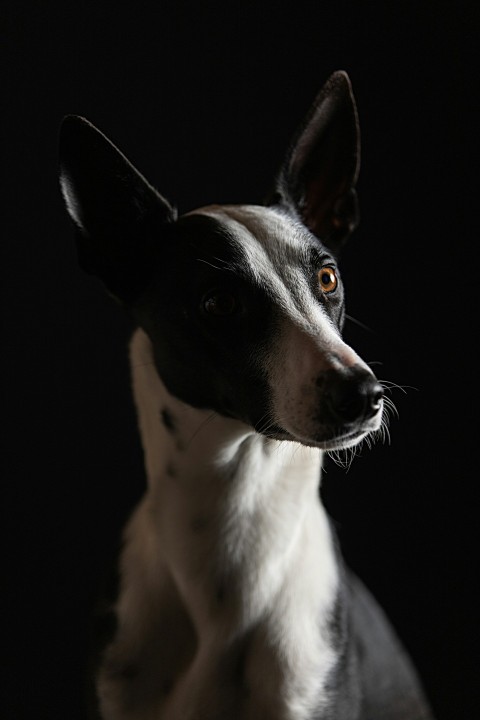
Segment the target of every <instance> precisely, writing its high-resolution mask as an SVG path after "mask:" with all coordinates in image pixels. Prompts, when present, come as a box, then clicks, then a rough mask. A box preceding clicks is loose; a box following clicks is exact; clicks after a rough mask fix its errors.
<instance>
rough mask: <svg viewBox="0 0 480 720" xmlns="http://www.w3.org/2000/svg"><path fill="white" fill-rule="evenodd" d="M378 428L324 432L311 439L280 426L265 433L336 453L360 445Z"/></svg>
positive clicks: (275, 437) (273, 437)
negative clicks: (335, 451)
mask: <svg viewBox="0 0 480 720" xmlns="http://www.w3.org/2000/svg"><path fill="white" fill-rule="evenodd" d="M376 429H377V428H376V427H370V428H367V429H365V428H355V429H348V430H347V429H345V430H343V431H342V429H338V428H337V429H335V430H331V431H324V432H322V433H321V434H320V433H319V434H318V435H314V436H312V437H309V436H308V435H304V434H300V433H296V432H292V431H289V430H286V429H284V428H282V427H280V425H274V426H271V427H270V428H269V430H268V433H265V434H266V435H267V436H268V437H270V438H272V439H275V440H287V441H290V442H297V443H300V444H301V445H306V446H307V447H315V448H319V449H320V450H325V451H334V450H346V449H347V448H350V447H354V446H355V445H358V443H360V442H361V441H362V440H363V439H364V438H366V437H367V435H370V434H371V433H372V432H374V431H375V430H376Z"/></svg>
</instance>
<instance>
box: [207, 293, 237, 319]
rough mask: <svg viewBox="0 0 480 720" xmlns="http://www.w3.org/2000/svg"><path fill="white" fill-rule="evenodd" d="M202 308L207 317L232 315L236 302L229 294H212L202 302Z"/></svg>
mask: <svg viewBox="0 0 480 720" xmlns="http://www.w3.org/2000/svg"><path fill="white" fill-rule="evenodd" d="M203 307H204V310H205V312H207V313H208V314H209V315H232V314H233V313H234V312H235V310H236V309H237V301H236V299H235V297H234V296H233V295H231V294H230V293H223V292H218V293H214V294H213V293H212V294H211V295H208V296H207V297H206V298H205V300H204V301H203Z"/></svg>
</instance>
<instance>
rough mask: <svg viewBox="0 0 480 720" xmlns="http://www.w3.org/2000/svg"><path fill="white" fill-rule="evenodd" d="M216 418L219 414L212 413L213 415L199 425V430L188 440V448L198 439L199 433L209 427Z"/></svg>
mask: <svg viewBox="0 0 480 720" xmlns="http://www.w3.org/2000/svg"><path fill="white" fill-rule="evenodd" d="M216 416H217V413H216V412H212V413H210V415H208V416H207V417H206V418H205V419H204V420H202V421H201V422H200V423H199V425H198V427H197V429H196V430H195V431H194V432H193V433H192V435H191V437H190V438H189V439H188V440H187V448H188V447H189V446H190V445H191V444H192V442H193V440H194V439H195V438H196V437H197V435H198V434H199V432H200V431H201V430H203V429H204V428H205V427H206V426H207V425H209V424H210V423H211V422H212V420H214V418H215V417H216Z"/></svg>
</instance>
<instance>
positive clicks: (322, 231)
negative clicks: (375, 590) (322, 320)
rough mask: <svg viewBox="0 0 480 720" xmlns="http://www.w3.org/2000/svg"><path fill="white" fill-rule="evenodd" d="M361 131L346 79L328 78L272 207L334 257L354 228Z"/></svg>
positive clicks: (287, 161)
mask: <svg viewBox="0 0 480 720" xmlns="http://www.w3.org/2000/svg"><path fill="white" fill-rule="evenodd" d="M359 168H360V130H359V125H358V116H357V109H356V106H355V100H354V97H353V93H352V88H351V85H350V80H349V78H348V75H347V74H346V73H345V72H343V71H338V72H336V73H334V74H333V75H331V77H330V78H329V80H328V81H327V82H326V84H325V85H324V87H323V88H322V90H321V91H320V93H319V95H318V96H317V98H316V100H315V102H314V104H313V106H312V109H311V111H310V113H309V115H308V116H307V118H306V120H305V122H304V124H303V125H302V127H301V128H300V130H299V132H298V133H297V135H296V137H295V140H294V142H293V143H292V145H291V148H290V150H289V152H288V153H287V157H286V159H285V163H284V165H283V168H282V170H281V172H280V175H279V178H278V181H277V185H276V196H275V201H276V202H278V203H280V204H281V205H283V206H284V207H285V206H286V207H287V208H288V209H289V210H290V211H293V212H294V213H295V214H296V215H297V216H299V217H300V219H301V220H302V222H303V223H304V224H305V225H306V226H307V227H308V228H309V229H310V230H311V232H313V233H314V235H316V236H317V237H319V238H320V239H321V240H322V242H324V243H325V244H326V245H328V246H329V247H330V248H331V249H332V250H333V251H334V252H338V250H339V248H340V247H341V245H342V244H343V243H344V242H345V240H346V239H347V238H348V236H349V235H350V233H351V232H352V231H353V230H354V229H355V227H356V226H357V224H358V220H359V214H358V203H357V195H356V192H355V184H356V181H357V177H358V172H359Z"/></svg>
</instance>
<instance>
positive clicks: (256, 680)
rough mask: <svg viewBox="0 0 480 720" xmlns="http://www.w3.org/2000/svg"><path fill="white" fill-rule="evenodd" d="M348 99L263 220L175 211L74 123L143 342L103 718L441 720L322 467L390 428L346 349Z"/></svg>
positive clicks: (87, 261) (330, 110)
mask: <svg viewBox="0 0 480 720" xmlns="http://www.w3.org/2000/svg"><path fill="white" fill-rule="evenodd" d="M359 162H360V144H359V125H358V115H357V110H356V105H355V100H354V97H353V94H352V89H351V84H350V80H349V78H348V76H347V74H346V73H344V72H343V71H339V72H336V73H334V74H333V75H332V76H331V77H330V78H329V79H328V81H327V82H326V84H325V85H324V87H323V88H322V90H321V91H320V94H319V95H318V96H317V98H316V100H315V102H314V104H313V107H312V109H311V111H310V113H309V114H308V116H307V118H306V120H305V121H304V123H303V124H302V126H301V127H300V129H299V131H298V132H297V134H296V136H295V137H294V140H293V143H292V144H291V146H290V148H289V150H288V152H287V155H286V158H285V160H284V162H283V164H282V166H281V170H280V172H279V173H278V175H277V178H276V182H275V185H274V190H273V192H272V193H271V195H270V197H269V200H268V202H266V203H265V205H262V206H258V205H210V206H208V207H202V208H200V209H197V210H193V211H191V212H188V213H187V214H184V215H182V216H181V217H177V213H176V210H175V209H174V207H173V206H172V205H171V204H170V203H169V202H168V201H167V200H166V199H165V198H164V197H163V196H162V195H161V194H160V193H159V192H158V191H157V190H156V189H154V188H153V187H152V186H151V185H150V184H149V183H148V182H147V180H145V178H144V177H143V176H142V175H141V174H140V173H139V172H138V171H137V170H136V169H135V168H134V167H133V165H132V164H131V163H130V162H129V161H128V160H127V159H126V157H125V156H124V155H123V154H122V153H121V152H120V151H119V150H118V149H117V148H116V147H115V146H114V145H113V144H112V143H111V142H110V141H109V140H108V139H107V138H106V137H105V136H104V135H103V134H102V133H100V131H99V130H97V129H96V128H95V127H94V126H93V125H91V124H90V123H89V122H88V121H87V120H85V119H84V118H81V117H77V116H67V117H66V118H65V119H64V121H63V124H62V128H61V133H60V185H61V190H62V194H63V198H64V201H65V204H66V208H67V211H68V213H69V215H70V217H71V218H72V220H73V223H74V226H75V234H76V241H77V247H78V256H79V262H80V264H81V266H82V267H83V269H84V270H85V271H86V272H88V273H92V274H94V275H96V276H98V277H99V278H100V279H101V280H102V281H103V283H104V285H105V286H106V289H107V291H108V293H109V294H110V295H112V296H113V297H114V298H115V299H116V300H117V301H118V302H120V303H121V304H122V305H123V306H124V307H125V308H126V310H127V311H128V312H129V313H130V315H131V317H133V319H134V321H135V323H136V325H138V329H137V330H136V331H135V333H134V334H133V337H132V340H131V345H130V358H131V368H132V382H133V389H134V396H135V402H136V408H137V412H138V421H139V427H140V433H141V439H142V444H143V449H144V455H145V464H146V473H147V478H148V486H147V490H146V493H145V495H144V497H143V499H142V500H141V502H140V504H139V505H138V507H137V508H136V510H135V511H134V513H133V516H132V517H131V519H130V521H129V523H128V526H127V527H126V530H125V534H124V546H123V549H122V554H121V559H120V574H121V582H120V591H119V596H118V599H117V600H116V603H115V613H116V617H117V623H118V626H117V629H116V632H115V634H114V637H113V640H112V642H111V643H110V644H109V645H108V646H107V648H106V650H105V652H104V654H103V657H102V662H101V667H100V670H99V673H98V677H97V683H96V687H97V695H98V701H99V711H100V717H102V718H104V719H105V720H133V719H135V720H157V719H158V720H227V719H228V720H307V719H308V720H313V719H315V720H427V719H431V718H432V714H431V710H430V708H429V705H428V702H427V700H426V699H425V695H424V692H423V689H422V687H421V683H420V681H419V679H418V678H417V675H416V672H415V670H414V669H413V667H412V664H411V661H410V659H409V658H408V656H407V653H406V652H405V650H404V649H403V647H402V645H401V644H400V641H399V640H398V639H397V637H396V634H395V632H394V631H393V630H392V628H391V627H390V625H389V623H388V621H387V620H386V618H385V616H384V614H383V612H382V610H381V609H380V608H379V607H378V605H377V604H376V602H375V601H374V599H373V598H372V597H371V595H370V594H369V592H368V591H367V590H366V588H365V587H364V586H363V585H362V584H361V582H360V580H359V579H357V578H356V577H355V576H354V575H353V574H352V573H351V572H350V571H349V570H348V569H347V568H346V567H345V566H344V563H343V561H342V557H341V554H340V551H339V549H338V545H337V541H336V539H335V534H334V531H333V529H332V526H331V523H330V521H329V518H328V517H327V514H326V512H325V510H324V508H323V506H322V504H321V500H320V497H319V481H320V474H321V466H322V456H323V455H324V453H326V452H335V451H340V450H344V449H346V448H353V447H355V446H356V445H358V444H359V443H360V442H361V441H362V440H363V439H364V438H367V437H369V436H373V435H375V434H378V433H380V432H381V430H382V423H383V422H384V416H385V402H386V399H385V398H384V392H383V386H382V385H381V383H380V382H379V381H378V380H377V378H376V377H375V376H374V374H373V373H372V371H371V369H370V367H369V366H368V365H367V364H366V363H365V362H364V361H363V360H362V359H361V358H360V357H359V356H358V354H357V353H356V352H355V351H354V350H353V349H352V348H351V347H349V346H348V345H347V344H346V343H345V342H344V341H343V340H342V337H341V330H342V326H343V323H344V318H345V309H344V291H343V285H342V279H341V276H340V272H339V269H338V264H337V263H338V257H339V252H340V250H341V247H342V245H343V244H344V242H345V241H346V240H347V238H348V237H349V235H350V234H351V233H352V231H353V230H354V229H355V227H356V225H357V223H358V202H357V195H356V191H355V186H356V181H357V176H358V172H359Z"/></svg>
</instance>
